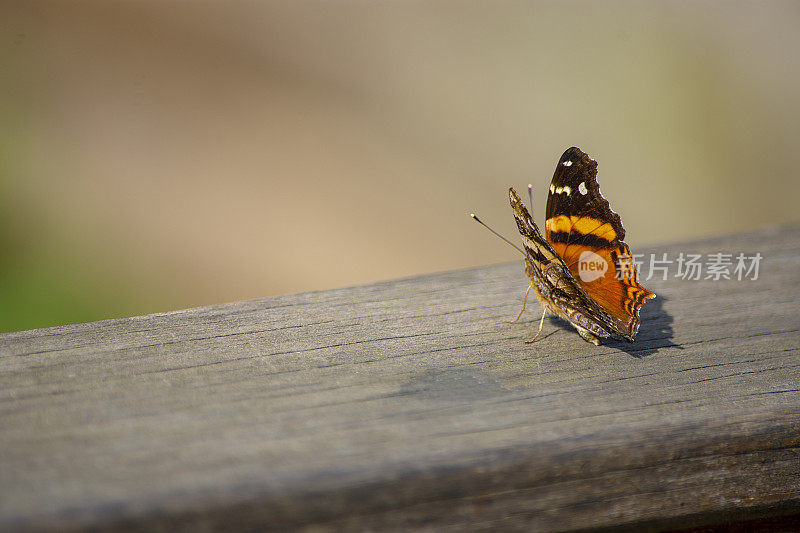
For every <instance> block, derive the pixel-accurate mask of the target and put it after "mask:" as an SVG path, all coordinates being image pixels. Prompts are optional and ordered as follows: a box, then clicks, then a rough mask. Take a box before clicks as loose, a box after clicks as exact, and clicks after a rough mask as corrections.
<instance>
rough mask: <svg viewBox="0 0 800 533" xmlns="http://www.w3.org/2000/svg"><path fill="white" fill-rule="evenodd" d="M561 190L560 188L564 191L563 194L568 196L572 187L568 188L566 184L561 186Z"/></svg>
mask: <svg viewBox="0 0 800 533" xmlns="http://www.w3.org/2000/svg"><path fill="white" fill-rule="evenodd" d="M561 190H562V191H563V192H564V194H566V195H567V196H569V193H571V192H572V189H570V188H569V187H567V186H566V185H565V186H564V188H563V189H561Z"/></svg>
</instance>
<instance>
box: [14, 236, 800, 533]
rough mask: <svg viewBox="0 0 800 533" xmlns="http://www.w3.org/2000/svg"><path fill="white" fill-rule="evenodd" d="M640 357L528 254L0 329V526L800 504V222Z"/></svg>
mask: <svg viewBox="0 0 800 533" xmlns="http://www.w3.org/2000/svg"><path fill="white" fill-rule="evenodd" d="M637 251H642V252H650V251H656V252H659V253H660V252H663V251H667V252H669V253H670V256H671V257H673V258H674V257H675V255H676V254H677V253H678V252H679V251H683V252H699V253H708V252H718V251H720V252H731V253H738V252H745V253H754V252H761V253H762V254H763V256H764V259H763V260H762V263H761V268H760V277H759V279H758V280H756V281H719V282H714V281H683V280H679V279H674V278H671V279H669V280H668V281H660V280H651V281H649V282H647V283H645V285H646V286H647V287H648V288H651V289H653V290H654V291H655V292H656V293H658V295H659V296H660V298H658V299H656V300H654V301H650V302H648V304H647V305H645V307H644V308H643V318H644V322H643V325H642V327H641V330H640V334H639V338H638V339H637V341H636V343H634V344H620V343H612V344H610V345H604V346H600V347H595V346H592V345H590V344H587V343H586V342H584V341H583V340H581V339H580V338H579V337H578V335H577V334H576V333H575V332H574V330H572V329H571V328H570V327H569V326H565V325H564V324H562V323H556V322H553V321H547V320H546V321H545V334H546V336H544V338H542V339H541V340H539V341H537V342H536V343H535V344H532V345H526V344H524V343H523V341H524V340H525V339H528V338H529V337H530V336H531V335H532V334H533V332H534V331H535V329H536V326H537V321H538V314H537V313H538V310H539V307H538V305H537V304H536V303H534V304H533V305H532V306H531V307H530V309H529V312H528V313H527V314H526V315H525V316H524V318H523V319H522V320H521V321H520V323H517V324H513V325H510V324H506V323H504V320H507V319H510V318H513V317H514V316H515V315H516V313H517V311H518V310H519V306H520V304H521V300H522V295H523V293H524V290H525V287H526V283H527V281H526V279H525V277H524V274H523V272H522V267H521V262H520V263H516V264H512V265H500V266H492V267H486V268H479V269H474V270H466V271H461V272H451V273H445V274H436V275H430V276H423V277H418V278H413V279H405V280H400V281H391V282H386V283H377V284H373V285H368V286H363V287H354V288H347V289H340V290H331V291H324V292H314V293H308V294H298V295H292V296H285V297H278V298H269V299H262V300H254V301H248V302H238V303H232V304H225V305H217V306H212V307H206V308H201V309H191V310H186V311H179V312H173V313H165V314H157V315H151V316H144V317H134V318H128V319H121V320H108V321H103V322H96V323H91V324H83V325H73V326H64V327H57V328H50V329H43V330H35V331H25V332H19V333H10V334H4V335H0V409H2V415H1V416H2V419H0V528H2V529H5V530H11V529H13V530H17V529H26V528H35V529H50V528H52V529H60V530H61V529H68V528H83V527H95V528H108V527H128V528H137V529H148V530H149V529H151V528H153V527H162V528H169V529H175V528H192V529H198V528H200V529H213V528H217V527H219V528H221V527H231V526H239V527H252V528H258V529H260V528H263V527H274V528H285V527H287V526H294V527H301V526H309V527H313V526H324V527H328V528H334V529H335V528H353V529H360V528H372V529H378V530H383V529H392V528H437V529H447V528H452V529H462V528H463V527H464V526H465V525H469V526H471V527H473V528H490V527H497V526H502V527H504V528H507V529H511V528H519V529H522V530H531V529H539V530H570V529H581V528H594V527H608V526H620V527H623V528H625V527H635V528H637V529H639V528H647V529H653V530H659V529H670V528H681V527H688V526H692V525H700V524H710V523H719V522H721V521H724V520H746V519H752V518H758V517H762V516H771V515H786V514H790V515H791V514H797V513H800V377H799V376H800V319H798V312H799V311H800V306H799V305H798V303H799V302H800V226H798V225H793V226H784V227H782V228H777V229H773V230H767V231H761V232H758V233H754V234H750V235H744V236H731V237H725V238H717V239H712V240H707V241H703V242H696V243H691V244H687V245H681V246H670V247H668V248H664V249H659V250H637Z"/></svg>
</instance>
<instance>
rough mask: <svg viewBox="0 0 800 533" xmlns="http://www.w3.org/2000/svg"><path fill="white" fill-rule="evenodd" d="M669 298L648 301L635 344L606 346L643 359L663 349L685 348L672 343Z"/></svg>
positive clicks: (643, 308) (642, 313)
mask: <svg viewBox="0 0 800 533" xmlns="http://www.w3.org/2000/svg"><path fill="white" fill-rule="evenodd" d="M667 300H668V298H665V297H664V296H658V297H656V298H654V299H653V300H648V301H647V302H646V303H645V305H644V306H643V307H642V309H641V311H640V316H641V319H642V324H641V325H640V326H639V333H638V334H637V335H636V341H635V342H625V341H607V342H604V344H607V345H608V346H612V347H614V348H617V349H619V350H621V351H623V352H625V353H626V354H628V355H630V356H633V357H636V358H638V359H641V358H643V357H647V356H648V355H653V354H654V353H657V352H658V351H659V350H661V349H662V348H678V349H679V350H683V346H681V345H680V344H675V343H674V342H672V337H673V335H674V332H673V330H672V322H673V319H672V315H671V314H670V313H669V311H667V310H666V309H664V302H666V301H667Z"/></svg>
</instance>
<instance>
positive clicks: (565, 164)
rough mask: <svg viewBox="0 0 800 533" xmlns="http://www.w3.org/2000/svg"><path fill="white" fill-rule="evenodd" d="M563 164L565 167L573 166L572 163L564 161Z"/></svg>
mask: <svg viewBox="0 0 800 533" xmlns="http://www.w3.org/2000/svg"><path fill="white" fill-rule="evenodd" d="M561 164H562V165H564V166H565V167H571V166H572V161H564V162H563V163H561Z"/></svg>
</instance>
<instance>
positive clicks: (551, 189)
mask: <svg viewBox="0 0 800 533" xmlns="http://www.w3.org/2000/svg"><path fill="white" fill-rule="evenodd" d="M554 192H556V186H555V185H553V184H552V183H551V184H550V193H551V194H552V193H554Z"/></svg>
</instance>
